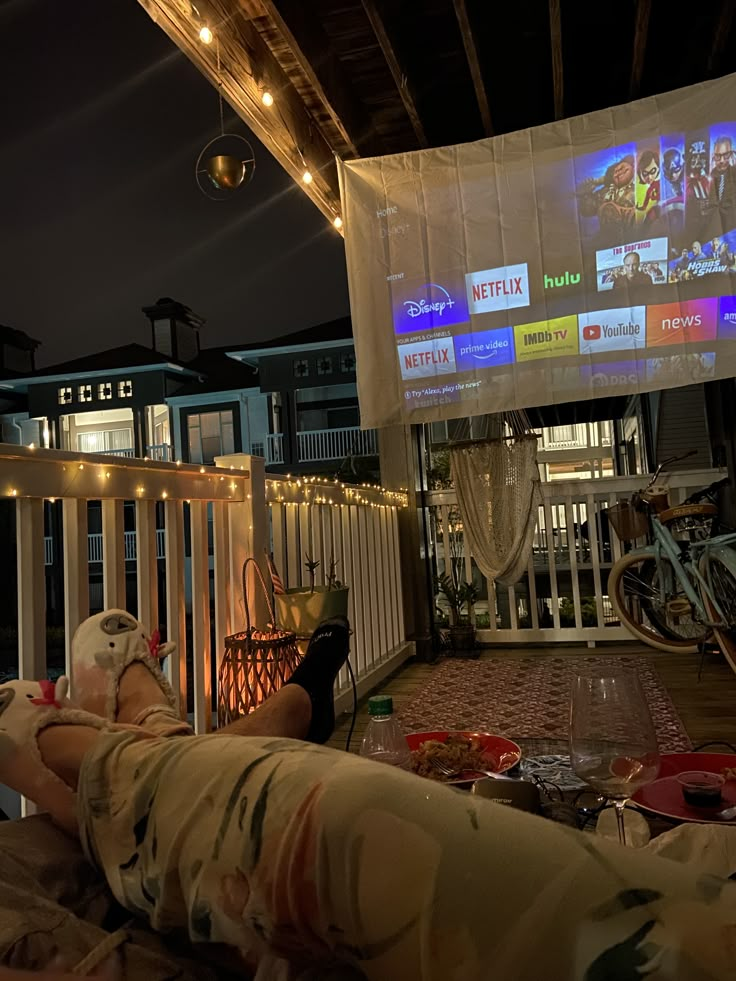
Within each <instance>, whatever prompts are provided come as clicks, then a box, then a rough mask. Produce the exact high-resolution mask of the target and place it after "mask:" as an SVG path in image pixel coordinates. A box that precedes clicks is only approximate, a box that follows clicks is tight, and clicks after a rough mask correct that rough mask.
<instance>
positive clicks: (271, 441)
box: [266, 433, 284, 463]
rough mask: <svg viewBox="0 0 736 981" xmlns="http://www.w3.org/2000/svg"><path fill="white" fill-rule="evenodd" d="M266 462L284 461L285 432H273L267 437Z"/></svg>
mask: <svg viewBox="0 0 736 981" xmlns="http://www.w3.org/2000/svg"><path fill="white" fill-rule="evenodd" d="M266 449H267V453H266V463H283V462H284V436H283V433H271V434H270V435H269V436H267V437H266Z"/></svg>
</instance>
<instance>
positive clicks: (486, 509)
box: [450, 412, 542, 586]
mask: <svg viewBox="0 0 736 981" xmlns="http://www.w3.org/2000/svg"><path fill="white" fill-rule="evenodd" d="M504 421H505V423H506V425H507V426H508V428H510V429H511V433H512V435H511V436H498V437H496V438H491V439H486V440H483V441H482V442H470V443H463V444H462V445H456V446H453V447H451V451H450V466H451V471H452V478H453V482H454V484H455V490H456V492H457V500H458V507H459V509H460V516H461V518H462V522H463V532H464V537H465V541H466V547H468V548H469V549H470V554H471V555H472V556H473V558H474V559H475V561H476V564H477V566H478V568H479V569H480V571H481V572H482V573H483V575H484V576H486V577H487V578H488V579H491V580H493V581H494V582H496V583H499V584H500V585H505V586H511V585H513V584H514V583H516V582H518V581H519V579H521V577H522V576H523V575H524V573H525V571H526V569H527V566H528V564H529V556H530V554H531V549H532V542H533V537H534V529H535V527H536V523H537V515H538V510H539V505H540V504H541V503H542V489H541V484H540V479H539V467H538V465H537V437H536V435H534V434H532V433H530V431H529V430H530V426H529V423H528V420H527V419H526V414H525V413H520V412H514V413H511V414H509V415H507V416H505V417H504ZM499 428H502V427H499Z"/></svg>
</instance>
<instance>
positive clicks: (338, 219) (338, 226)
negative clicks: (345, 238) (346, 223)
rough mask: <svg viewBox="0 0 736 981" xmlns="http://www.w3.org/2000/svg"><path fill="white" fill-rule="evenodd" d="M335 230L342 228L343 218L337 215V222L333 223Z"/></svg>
mask: <svg viewBox="0 0 736 981" xmlns="http://www.w3.org/2000/svg"><path fill="white" fill-rule="evenodd" d="M332 224H333V225H334V226H335V228H342V218H341V217H340V216H339V215H335V220H334V221H333V222H332Z"/></svg>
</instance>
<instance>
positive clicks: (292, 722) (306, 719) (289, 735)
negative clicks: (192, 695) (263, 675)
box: [215, 685, 312, 739]
mask: <svg viewBox="0 0 736 981" xmlns="http://www.w3.org/2000/svg"><path fill="white" fill-rule="evenodd" d="M311 721H312V702H311V699H310V697H309V695H308V694H307V693H306V691H305V690H304V689H303V688H301V687H300V686H299V685H286V686H285V687H284V688H279V690H278V691H277V692H274V694H273V695H271V696H270V698H268V699H267V700H266V701H265V702H262V703H261V704H260V705H259V706H258V707H257V708H255V709H253V711H252V712H251V713H250V714H249V715H244V716H243V717H242V718H240V719H236V720H235V721H234V722H231V723H230V724H229V725H226V726H223V727H222V729H218V730H217V732H216V733H215V735H216V736H283V737H284V738H285V739H306V738H307V733H308V732H309V726H310V724H311Z"/></svg>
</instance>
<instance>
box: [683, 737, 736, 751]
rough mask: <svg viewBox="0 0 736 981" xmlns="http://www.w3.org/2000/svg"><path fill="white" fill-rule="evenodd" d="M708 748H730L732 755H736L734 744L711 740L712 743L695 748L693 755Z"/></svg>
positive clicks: (721, 740)
mask: <svg viewBox="0 0 736 981" xmlns="http://www.w3.org/2000/svg"><path fill="white" fill-rule="evenodd" d="M706 746H728V748H729V749H730V750H731V752H732V753H736V747H735V746H734V745H733V743H727V742H726V740H725V739H711V740H710V742H707V743H701V744H700V746H694V747H693V753H699V752H700V751H701V750H702V749H705V747H706Z"/></svg>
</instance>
